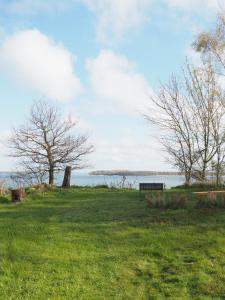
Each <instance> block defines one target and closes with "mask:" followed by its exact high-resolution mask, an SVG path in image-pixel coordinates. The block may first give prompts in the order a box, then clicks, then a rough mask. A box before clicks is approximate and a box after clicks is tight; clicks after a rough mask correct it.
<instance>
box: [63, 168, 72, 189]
mask: <svg viewBox="0 0 225 300" xmlns="http://www.w3.org/2000/svg"><path fill="white" fill-rule="evenodd" d="M71 173H72V167H71V166H67V167H66V169H65V173H64V179H63V183H62V187H63V188H69V187H70V179H71Z"/></svg>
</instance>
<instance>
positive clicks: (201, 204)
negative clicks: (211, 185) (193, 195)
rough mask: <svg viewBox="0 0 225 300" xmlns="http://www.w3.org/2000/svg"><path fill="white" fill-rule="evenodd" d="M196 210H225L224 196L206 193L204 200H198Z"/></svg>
mask: <svg viewBox="0 0 225 300" xmlns="http://www.w3.org/2000/svg"><path fill="white" fill-rule="evenodd" d="M196 207H197V208H225V194H217V193H214V192H210V193H208V195H207V196H206V197H204V198H200V199H199V200H198V202H197V205H196Z"/></svg>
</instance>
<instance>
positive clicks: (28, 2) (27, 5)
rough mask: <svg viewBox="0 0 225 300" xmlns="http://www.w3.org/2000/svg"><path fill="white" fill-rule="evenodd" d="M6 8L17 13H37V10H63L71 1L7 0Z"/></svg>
mask: <svg viewBox="0 0 225 300" xmlns="http://www.w3.org/2000/svg"><path fill="white" fill-rule="evenodd" d="M7 2H8V3H7V6H6V10H7V11H9V12H10V13H16V14H35V13H37V12H40V11H41V12H43V11H44V12H46V11H47V12H51V11H62V10H64V9H66V8H67V5H68V3H69V2H71V1H62V0H47V1H44V0H11V1H7Z"/></svg>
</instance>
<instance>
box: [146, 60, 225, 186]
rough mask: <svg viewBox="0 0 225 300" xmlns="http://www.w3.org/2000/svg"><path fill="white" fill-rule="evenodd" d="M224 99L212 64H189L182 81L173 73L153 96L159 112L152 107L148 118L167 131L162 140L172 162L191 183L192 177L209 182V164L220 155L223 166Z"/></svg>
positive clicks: (219, 159)
mask: <svg viewBox="0 0 225 300" xmlns="http://www.w3.org/2000/svg"><path fill="white" fill-rule="evenodd" d="M222 98H223V93H222V91H221V89H220V87H219V85H218V84H217V81H216V75H215V73H214V72H213V70H212V68H211V67H210V65H208V64H207V65H204V66H203V67H201V68H194V67H192V66H190V65H188V64H187V67H186V68H185V70H184V72H183V79H182V80H181V81H180V82H178V80H177V79H176V78H175V77H174V76H172V78H171V80H170V82H169V83H168V84H161V87H160V91H159V92H158V93H157V94H156V95H155V96H153V97H151V100H152V103H153V104H154V105H155V107H156V111H153V110H152V109H151V111H149V113H148V114H147V116H146V118H147V119H148V120H149V121H151V122H152V123H154V124H156V125H158V127H159V128H161V129H163V130H164V134H163V135H162V136H161V137H160V141H161V143H162V145H163V147H164V149H165V150H166V152H167V154H168V156H169V160H170V162H172V164H173V165H174V166H175V167H177V168H178V169H179V170H180V171H182V172H184V173H185V179H186V184H187V185H190V183H191V178H192V177H195V178H197V179H198V180H201V181H206V178H207V170H208V168H209V164H210V162H212V160H213V159H215V157H216V156H217V158H218V160H217V163H219V162H220V165H221V162H222V161H221V159H222V156H221V151H222V149H223V144H224V126H223V121H224V116H225V113H224V107H223V105H221V103H222ZM223 159H224V158H223ZM217 168H218V170H219V169H220V168H219V166H218V165H217ZM218 174H219V173H218ZM218 176H219V175H218Z"/></svg>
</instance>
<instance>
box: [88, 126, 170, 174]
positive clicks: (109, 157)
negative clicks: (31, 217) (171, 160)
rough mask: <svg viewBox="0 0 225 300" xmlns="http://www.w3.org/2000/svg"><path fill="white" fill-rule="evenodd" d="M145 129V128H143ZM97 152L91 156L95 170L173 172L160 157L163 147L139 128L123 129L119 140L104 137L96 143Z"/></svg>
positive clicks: (99, 138) (161, 156) (98, 138)
mask: <svg viewBox="0 0 225 300" xmlns="http://www.w3.org/2000/svg"><path fill="white" fill-rule="evenodd" d="M143 129H144V127H143ZM94 143H95V148H96V151H95V152H94V153H93V154H92V155H91V157H90V158H91V161H93V162H94V165H93V168H94V169H98V170H99V169H105V170H110V169H111V170H121V169H124V170H165V169H168V170H171V169H172V168H171V166H170V165H169V164H165V158H164V157H163V154H162V155H159V151H160V150H161V145H159V143H157V141H156V139H155V138H153V137H152V136H150V135H148V133H147V132H146V130H144V133H143V134H140V132H139V129H138V127H137V126H134V127H133V128H132V129H130V130H129V129H128V128H127V129H125V128H121V130H120V135H119V136H118V137H117V139H116V140H115V139H111V138H106V137H105V136H104V138H103V137H100V136H99V135H97V138H96V139H95V141H94ZM143 158H144V159H143Z"/></svg>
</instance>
